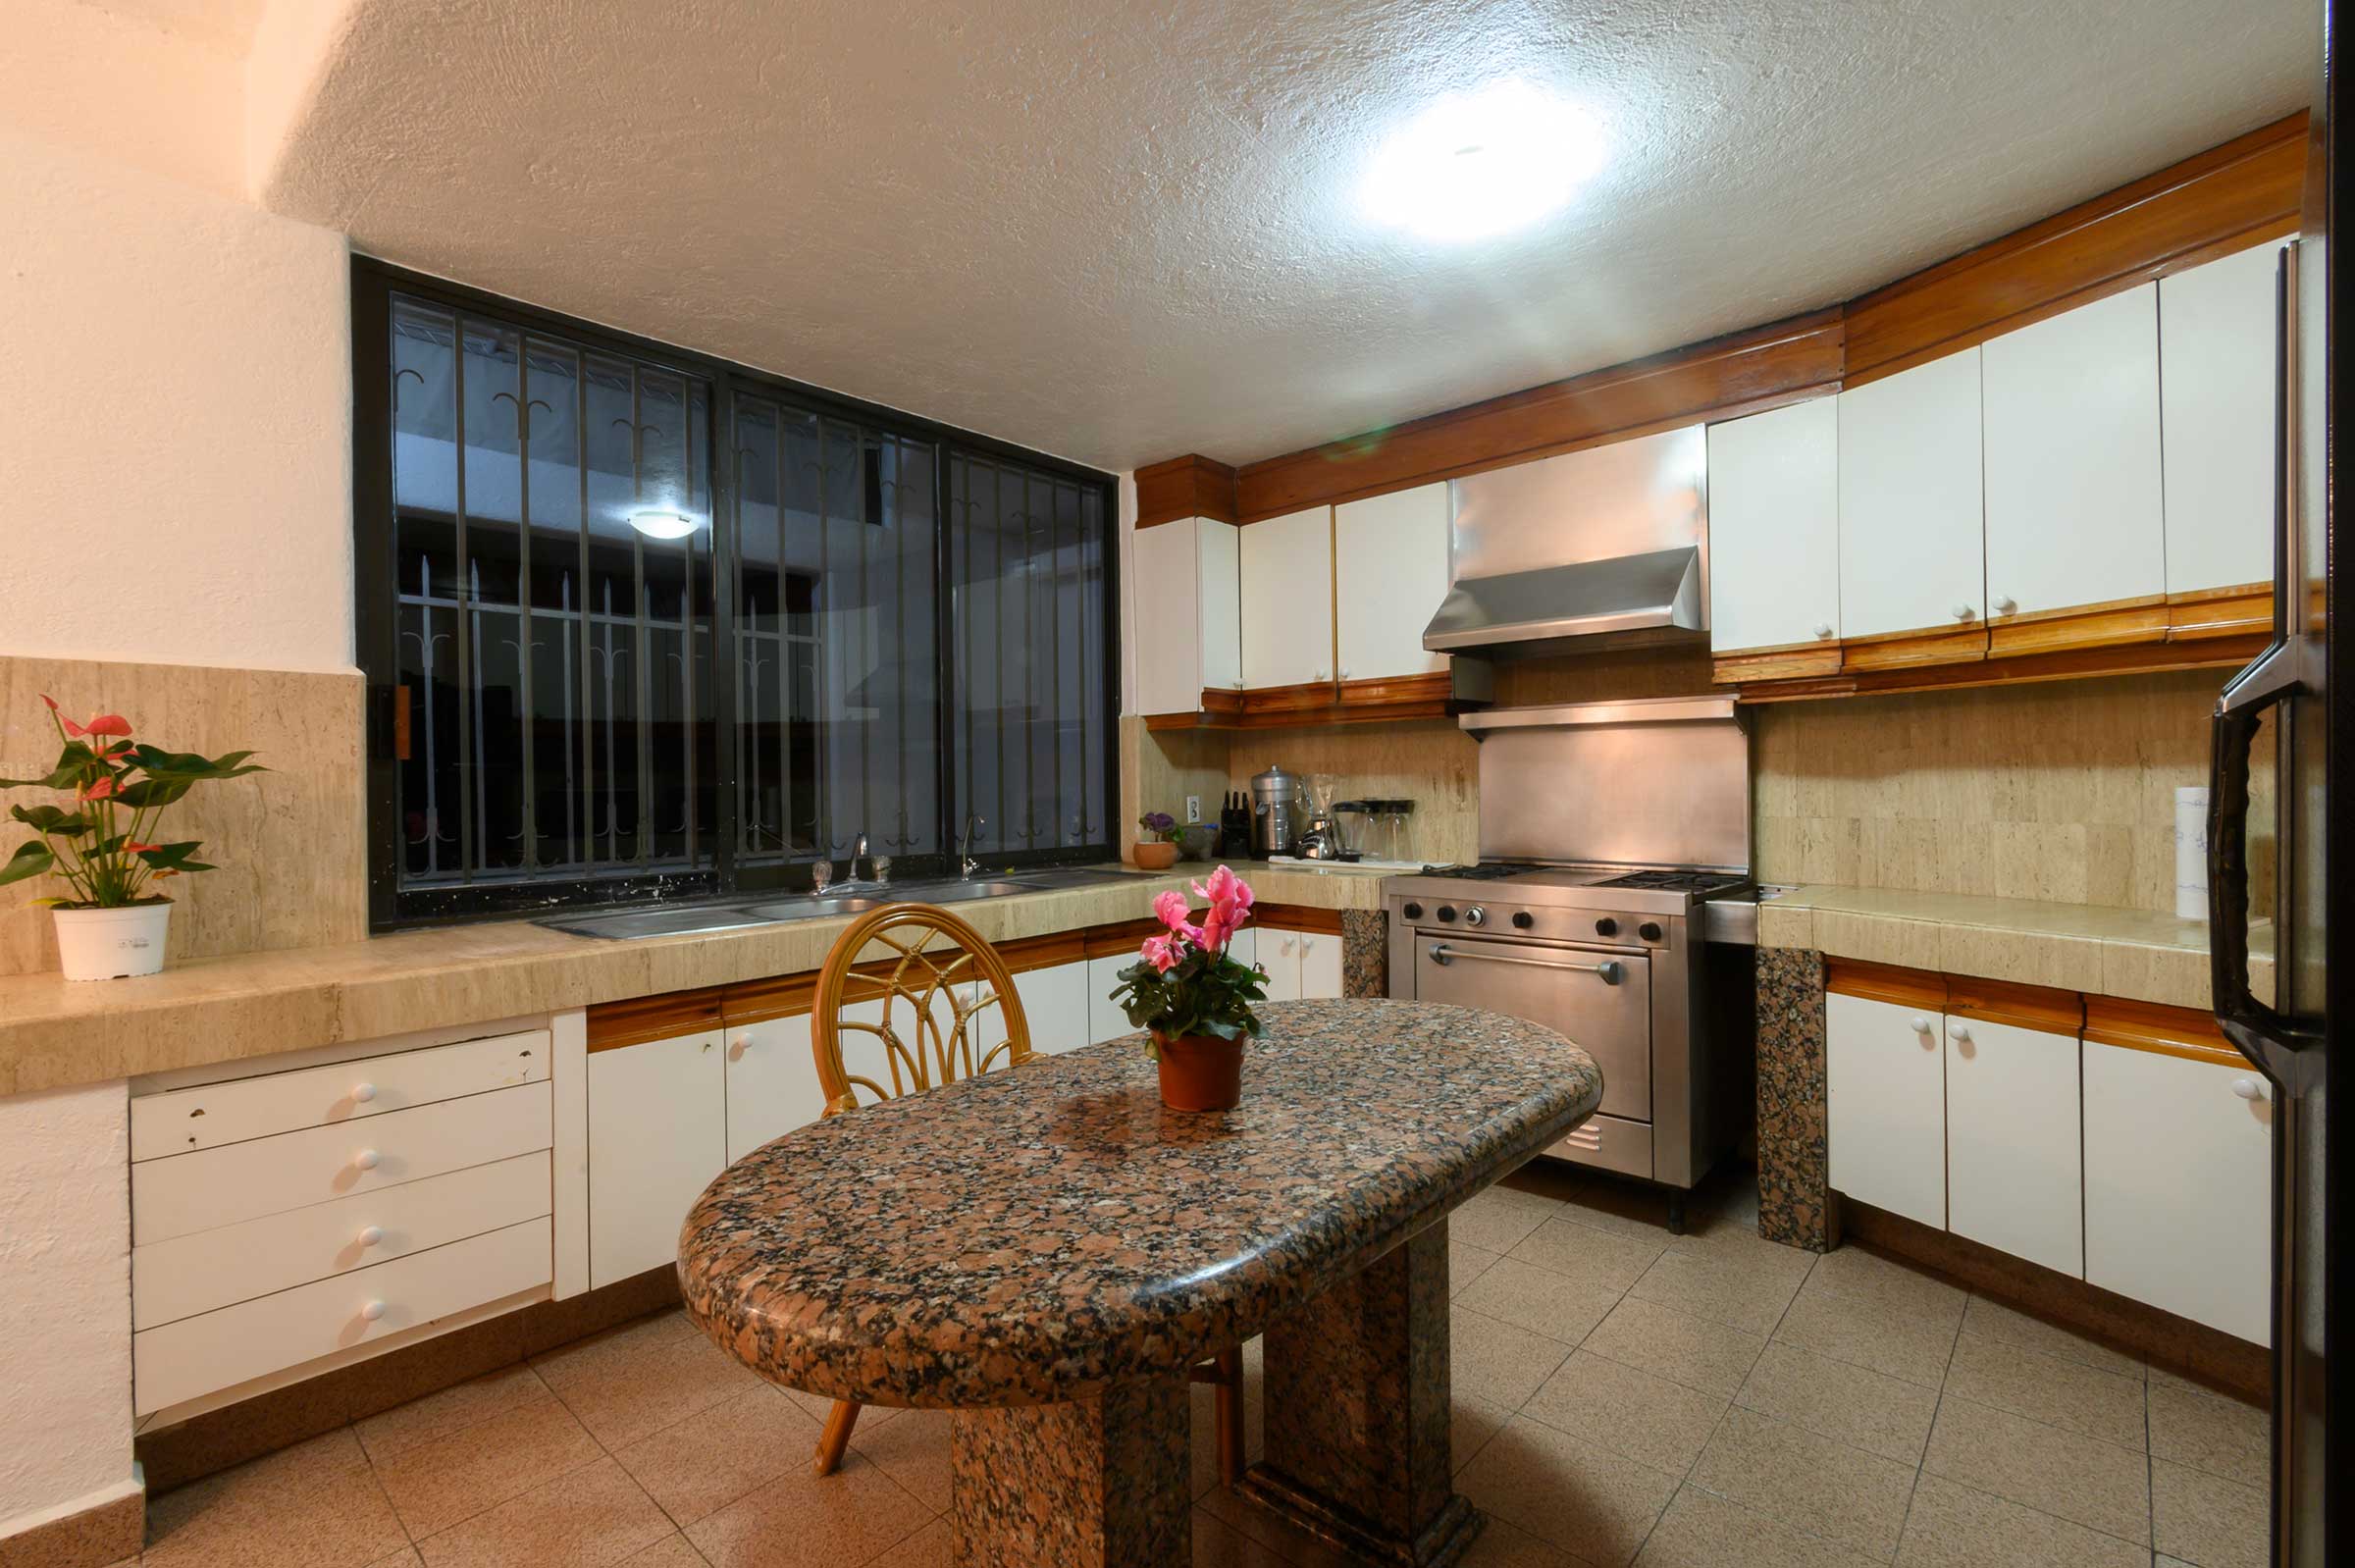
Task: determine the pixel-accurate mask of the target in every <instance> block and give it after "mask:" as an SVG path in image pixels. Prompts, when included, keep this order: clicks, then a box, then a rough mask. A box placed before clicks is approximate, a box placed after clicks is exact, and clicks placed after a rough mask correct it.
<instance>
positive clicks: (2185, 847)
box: [2175, 784, 2208, 920]
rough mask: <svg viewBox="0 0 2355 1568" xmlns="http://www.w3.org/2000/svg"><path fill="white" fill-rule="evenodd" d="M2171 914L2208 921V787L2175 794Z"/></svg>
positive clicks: (2187, 788) (2188, 787)
mask: <svg viewBox="0 0 2355 1568" xmlns="http://www.w3.org/2000/svg"><path fill="white" fill-rule="evenodd" d="M2175 913H2176V914H2177V915H2180V916H2182V917H2183V918H2184V919H2186V920H2204V919H2206V918H2207V917H2208V786H2207V785H2205V784H2187V785H2185V786H2183V787H2182V788H2181V789H2179V790H2177V791H2175Z"/></svg>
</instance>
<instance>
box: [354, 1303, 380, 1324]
mask: <svg viewBox="0 0 2355 1568" xmlns="http://www.w3.org/2000/svg"><path fill="white" fill-rule="evenodd" d="M384 1315H385V1304H384V1303H383V1302H382V1301H371V1302H369V1303H368V1304H367V1305H366V1306H364V1307H362V1308H361V1309H360V1316H361V1317H363V1318H366V1319H367V1320H368V1321H369V1322H370V1323H374V1322H376V1320H377V1319H379V1318H381V1317H383V1316H384Z"/></svg>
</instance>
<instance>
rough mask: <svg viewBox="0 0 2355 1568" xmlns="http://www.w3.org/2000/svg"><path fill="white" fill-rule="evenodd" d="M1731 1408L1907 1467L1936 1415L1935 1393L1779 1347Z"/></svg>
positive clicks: (1766, 1355) (1763, 1356)
mask: <svg viewBox="0 0 2355 1568" xmlns="http://www.w3.org/2000/svg"><path fill="white" fill-rule="evenodd" d="M1734 1402H1735V1403H1736V1404H1739V1405H1742V1406H1744V1407H1745V1408H1747V1409H1751V1410H1755V1411H1757V1412H1758V1413H1759V1414H1761V1415H1767V1416H1772V1417H1773V1418H1774V1419H1775V1420H1777V1421H1783V1422H1788V1423H1790V1424H1791V1425H1792V1426H1795V1427H1804V1428H1805V1429H1806V1430H1807V1431H1809V1432H1812V1433H1814V1434H1815V1435H1816V1436H1818V1437H1830V1438H1832V1439H1833V1440H1835V1441H1837V1442H1845V1443H1847V1444H1848V1445H1849V1446H1850V1447H1852V1448H1861V1449H1863V1450H1864V1451H1865V1452H1866V1453H1875V1454H1879V1455H1880V1456H1881V1457H1882V1458H1884V1459H1895V1460H1898V1461H1900V1462H1901V1463H1904V1464H1909V1465H1918V1464H1920V1463H1921V1450H1922V1445H1923V1444H1924V1443H1926V1442H1928V1441H1929V1440H1930V1422H1931V1421H1932V1420H1933V1419H1934V1418H1935V1417H1936V1416H1937V1414H1938V1391H1937V1390H1936V1389H1935V1388H1925V1387H1923V1386H1921V1385H1919V1384H1913V1383H1907V1382H1906V1381H1904V1380H1903V1379H1901V1378H1892V1377H1890V1376H1889V1375H1888V1374H1887V1373H1884V1372H1874V1371H1873V1370H1872V1369H1871V1368H1869V1367H1858V1366H1852V1365H1850V1364H1849V1363H1848V1362H1845V1361H1834V1360H1832V1359H1830V1358H1829V1357H1827V1356H1819V1355H1817V1354H1816V1353H1815V1352H1814V1351H1812V1350H1804V1349H1802V1348H1800V1347H1799V1346H1798V1345H1794V1344H1783V1343H1780V1342H1777V1343H1773V1344H1769V1345H1768V1346H1767V1347H1766V1348H1765V1349H1764V1350H1763V1351H1762V1352H1760V1353H1759V1356H1758V1364H1757V1365H1756V1366H1754V1367H1753V1368H1751V1370H1750V1380H1749V1381H1748V1382H1747V1383H1745V1384H1743V1385H1742V1391H1741V1392H1740V1393H1738V1394H1736V1395H1734Z"/></svg>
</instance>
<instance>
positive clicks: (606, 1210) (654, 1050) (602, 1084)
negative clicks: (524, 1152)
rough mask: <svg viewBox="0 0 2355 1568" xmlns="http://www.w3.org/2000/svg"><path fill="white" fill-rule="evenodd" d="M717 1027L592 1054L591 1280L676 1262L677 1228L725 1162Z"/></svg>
mask: <svg viewBox="0 0 2355 1568" xmlns="http://www.w3.org/2000/svg"><path fill="white" fill-rule="evenodd" d="M724 1046H725V1036H724V1033H723V1031H721V1030H718V1029H706V1030H704V1031H702V1032H700V1033H696V1034H682V1035H678V1036H676V1037H674V1038H672V1039H667V1040H648V1041H645V1042H643V1043H640V1044H637V1045H625V1046H618V1047H615V1048H614V1049H611V1050H605V1051H593V1052H591V1053H590V1056H589V1283H590V1284H591V1285H592V1286H596V1285H607V1284H611V1283H612V1282H613V1281H616V1280H627V1279H628V1278H630V1276H632V1275H635V1274H643V1273H645V1272H646V1271H647V1270H649V1269H656V1268H661V1267H664V1266H666V1265H669V1264H673V1263H676V1262H677V1261H678V1256H679V1223H680V1222H681V1221H682V1220H684V1219H685V1218H686V1217H687V1211H688V1210H689V1209H690V1208H692V1207H693V1206H694V1204H695V1200H696V1198H697V1197H698V1196H699V1195H701V1193H702V1192H703V1190H704V1188H705V1187H706V1186H707V1185H709V1184H710V1181H711V1178H712V1177H713V1176H717V1175H719V1173H720V1172H721V1171H723V1170H725V1169H727V1165H728V1109H727V1107H728V1093H727V1052H726V1050H725V1049H724Z"/></svg>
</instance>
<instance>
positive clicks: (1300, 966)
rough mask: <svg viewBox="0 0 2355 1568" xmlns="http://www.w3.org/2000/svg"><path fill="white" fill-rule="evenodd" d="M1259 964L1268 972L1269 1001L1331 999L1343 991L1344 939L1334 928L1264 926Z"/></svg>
mask: <svg viewBox="0 0 2355 1568" xmlns="http://www.w3.org/2000/svg"><path fill="white" fill-rule="evenodd" d="M1257 935H1258V938H1259V943H1258V960H1257V961H1258V963H1259V966H1260V967H1262V968H1264V969H1266V970H1267V971H1268V1000H1269V1001H1271V1002H1299V1001H1315V1000H1329V999H1331V998H1335V997H1338V996H1339V995H1340V994H1341V938H1340V934H1339V933H1338V932H1335V931H1301V930H1293V929H1289V928H1286V927H1284V926H1281V925H1268V926H1262V927H1261V928H1260V929H1259V931H1258V933H1257Z"/></svg>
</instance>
